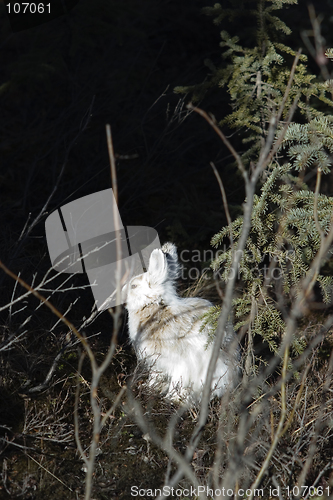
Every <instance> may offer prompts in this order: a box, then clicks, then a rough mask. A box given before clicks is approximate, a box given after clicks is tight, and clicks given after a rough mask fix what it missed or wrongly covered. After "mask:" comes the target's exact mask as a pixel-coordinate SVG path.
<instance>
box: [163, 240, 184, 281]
mask: <svg viewBox="0 0 333 500" xmlns="http://www.w3.org/2000/svg"><path fill="white" fill-rule="evenodd" d="M162 252H163V253H165V255H166V259H167V265H168V277H169V279H171V280H176V279H177V278H178V277H179V275H180V271H181V265H180V264H179V262H178V255H177V247H176V245H174V244H173V243H164V245H163V246H162Z"/></svg>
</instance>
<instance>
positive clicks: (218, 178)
mask: <svg viewBox="0 0 333 500" xmlns="http://www.w3.org/2000/svg"><path fill="white" fill-rule="evenodd" d="M210 166H211V167H212V169H213V172H214V174H215V177H216V179H217V182H218V184H219V187H220V191H221V195H222V200H223V206H224V211H225V214H226V217H227V221H228V227H229V238H230V246H231V248H232V251H233V249H234V238H233V236H232V228H231V224H232V221H231V217H230V212H229V207H228V200H227V196H226V194H225V190H224V186H223V182H222V179H221V177H220V174H219V173H218V171H217V168H216V167H215V165H214V163H213V162H212V161H211V162H210Z"/></svg>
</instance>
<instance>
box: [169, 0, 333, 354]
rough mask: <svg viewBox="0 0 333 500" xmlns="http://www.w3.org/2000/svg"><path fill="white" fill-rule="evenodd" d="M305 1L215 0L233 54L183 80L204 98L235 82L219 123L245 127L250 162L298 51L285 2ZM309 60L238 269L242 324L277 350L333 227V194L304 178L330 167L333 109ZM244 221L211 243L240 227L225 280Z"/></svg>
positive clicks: (326, 290)
mask: <svg viewBox="0 0 333 500" xmlns="http://www.w3.org/2000/svg"><path fill="white" fill-rule="evenodd" d="M296 3H297V0H257V1H251V0H238V1H236V2H235V1H232V2H231V1H230V2H229V4H230V8H223V7H222V6H221V5H220V4H215V5H214V6H213V7H207V8H206V9H205V12H206V14H208V15H211V16H213V17H214V23H215V24H221V23H223V24H224V25H226V21H227V22H228V29H229V30H230V31H232V34H230V33H229V32H227V31H225V30H224V29H223V30H222V31H221V38H222V42H221V43H220V46H221V47H222V49H223V52H222V57H223V59H224V61H225V63H224V64H222V65H221V67H219V68H216V67H215V66H214V65H213V63H212V62H211V61H207V65H208V67H209V68H210V70H211V75H210V77H209V78H207V80H206V81H205V82H204V83H203V84H201V85H195V86H193V87H178V88H177V89H176V91H177V92H190V93H191V95H192V98H193V100H199V99H201V98H202V97H203V95H204V94H205V92H207V90H208V89H209V88H214V87H219V88H220V89H222V88H224V89H227V93H228V97H229V103H230V105H231V108H232V110H231V113H229V114H228V115H227V116H225V117H224V119H223V120H222V121H221V122H220V123H219V125H220V126H224V127H225V126H228V127H229V128H231V129H237V130H238V132H239V135H240V136H241V138H242V141H243V143H244V144H247V151H246V152H245V153H244V154H243V155H242V160H243V162H244V164H245V165H246V166H248V165H249V164H250V162H256V160H257V159H258V154H259V151H260V149H261V148H262V146H263V143H264V141H265V137H266V135H267V130H268V125H269V121H270V118H271V117H272V115H273V114H276V113H277V111H278V109H279V108H280V106H281V104H282V102H283V98H284V95H285V92H286V88H287V84H288V80H289V77H290V71H291V66H292V63H293V60H294V56H295V51H294V49H293V48H291V47H288V46H287V45H285V44H284V43H281V40H282V39H283V38H284V37H285V36H286V35H289V34H290V30H289V28H288V27H287V25H286V24H285V23H284V22H283V21H282V20H281V19H280V18H279V17H277V15H276V11H278V10H279V9H282V8H287V7H288V4H296ZM240 19H242V30H240V29H239V26H240V24H239V21H240ZM253 20H255V22H253ZM243 26H244V29H243ZM306 62H307V58H306V56H304V55H301V57H300V60H299V63H298V65H297V67H296V71H295V75H294V79H293V82H292V85H291V88H290V91H289V93H288V97H287V100H286V103H285V105H284V108H283V113H282V119H281V122H282V123H281V124H280V125H279V126H278V130H277V133H276V140H277V139H278V137H279V135H280V134H281V133H282V128H283V122H285V119H286V118H287V116H288V115H289V112H290V109H291V106H292V105H293V102H294V100H295V98H298V101H297V106H298V108H297V111H296V113H295V114H294V118H293V119H295V122H294V123H291V124H290V125H289V127H288V129H287V133H285V135H284V138H283V141H282V143H281V146H280V148H279V151H278V152H277V154H276V155H275V158H274V159H273V161H272V163H271V164H270V165H268V167H267V168H266V170H265V172H263V176H262V183H261V189H260V192H259V193H258V194H256V195H255V197H254V203H253V210H252V220H251V222H252V224H251V230H250V234H249V237H248V240H247V243H246V247H245V250H244V252H243V254H242V256H241V260H240V264H239V269H238V276H237V278H238V279H239V280H240V282H241V283H242V285H243V291H242V294H241V295H240V296H238V297H237V298H235V299H234V314H235V318H236V320H237V323H236V325H235V328H236V329H238V328H240V327H241V326H243V325H251V330H252V333H253V334H257V335H260V336H261V337H262V338H263V339H264V340H265V341H266V342H267V344H268V346H269V348H270V349H271V350H272V351H276V349H277V346H278V344H279V342H280V339H281V335H282V333H283V331H284V328H285V322H284V319H283V314H282V311H286V312H287V311H288V308H289V307H290V304H291V302H292V300H293V298H294V297H295V296H297V294H299V292H300V287H301V280H302V278H303V277H304V276H305V274H306V273H307V271H308V270H309V267H310V265H311V262H312V261H313V259H314V257H315V255H316V253H317V252H318V250H319V247H320V242H321V234H320V233H321V232H322V233H323V234H327V233H328V231H329V229H330V227H331V225H332V213H333V199H332V198H331V197H329V196H325V195H320V194H319V195H318V196H317V198H316V196H315V194H314V192H313V191H312V190H311V188H310V186H309V185H307V183H306V182H305V180H304V179H306V178H307V176H308V178H315V176H316V172H319V173H323V174H327V173H329V172H330V169H331V163H332V153H333V118H332V116H331V115H329V114H328V113H327V109H329V108H331V107H332V106H333V102H332V100H331V99H330V92H331V90H332V81H327V82H320V81H318V79H317V78H316V77H315V76H314V75H312V74H310V73H309V72H308V70H307V65H306ZM314 97H316V98H317V99H316V100H314V99H313V98H314ZM320 101H321V102H322V103H323V104H321V103H320ZM296 120H297V121H296ZM315 205H316V206H315ZM242 225H243V216H240V217H238V218H236V219H235V220H234V221H233V222H232V223H231V226H230V227H224V228H222V230H221V231H220V232H219V233H217V234H216V235H215V236H214V237H213V238H212V245H213V246H214V247H215V248H221V246H222V245H225V244H226V243H228V241H229V236H230V231H232V236H233V248H230V247H229V248H228V249H227V250H226V251H225V252H223V253H222V254H221V255H219V256H218V257H217V258H216V260H215V261H214V262H213V264H212V267H213V269H214V270H215V271H216V272H218V273H219V274H220V277H221V279H222V281H225V282H226V281H227V279H228V276H229V271H230V267H231V263H232V258H233V251H234V249H237V243H238V240H239V237H240V234H241V230H242ZM236 251H237V250H236ZM316 280H317V284H318V286H319V288H320V290H321V294H322V298H323V300H324V302H326V303H330V302H331V301H332V295H333V278H332V276H330V275H324V274H323V273H322V274H319V275H318V276H317V278H316ZM218 315H219V308H218V307H215V308H213V309H212V310H211V311H210V312H209V313H208V314H207V315H206V318H205V323H209V322H210V323H211V325H212V326H213V327H214V326H216V322H217V318H218ZM304 345H305V343H304V339H302V338H296V336H295V339H294V343H293V348H294V351H295V352H301V351H302V349H304Z"/></svg>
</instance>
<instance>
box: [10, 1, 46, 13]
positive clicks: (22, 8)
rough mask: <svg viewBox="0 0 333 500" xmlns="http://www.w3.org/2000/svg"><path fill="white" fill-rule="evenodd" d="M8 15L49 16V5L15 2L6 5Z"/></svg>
mask: <svg viewBox="0 0 333 500" xmlns="http://www.w3.org/2000/svg"><path fill="white" fill-rule="evenodd" d="M6 7H7V9H8V14H35V13H36V14H44V12H45V13H46V14H50V13H51V4H50V3H34V2H20V3H18V2H16V3H14V4H12V3H7V4H6Z"/></svg>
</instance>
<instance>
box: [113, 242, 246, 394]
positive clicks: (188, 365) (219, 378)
mask: <svg viewBox="0 0 333 500" xmlns="http://www.w3.org/2000/svg"><path fill="white" fill-rule="evenodd" d="M179 269H180V265H179V263H178V257H177V249H176V247H175V245H173V244H172V243H166V244H165V245H164V246H163V247H162V250H153V252H152V253H151V255H150V260H149V267H148V271H147V272H146V273H143V274H141V275H140V276H136V277H134V278H132V279H131V280H130V281H129V283H127V284H126V285H125V286H124V287H123V294H124V299H125V301H126V308H127V310H128V326H129V336H130V339H131V342H132V344H133V346H134V349H135V351H136V354H137V357H138V358H139V360H143V361H144V362H145V363H146V364H147V365H148V367H149V370H150V375H149V385H151V386H153V387H155V388H157V389H159V390H160V391H161V392H163V393H164V395H165V396H166V397H167V398H169V399H171V400H185V401H198V400H199V399H200V396H201V391H202V387H203V384H204V382H205V379H206V374H207V370H208V365H209V361H210V358H211V354H212V349H213V342H211V343H209V344H208V346H207V343H208V331H207V328H204V329H202V315H203V314H204V313H205V312H207V311H208V309H209V308H210V307H211V306H212V304H211V303H210V302H209V301H208V300H204V299H201V298H181V297H179V296H178V295H177V293H176V289H175V280H176V278H177V277H178V275H179ZM228 328H229V331H227V332H226V334H225V340H224V345H223V346H222V348H221V350H220V355H219V358H218V360H217V364H216V369H215V373H214V376H213V381H212V397H213V396H215V395H216V396H219V397H220V396H222V394H223V393H224V392H225V391H226V389H227V387H231V388H232V387H235V385H236V384H237V381H238V367H237V365H238V350H237V347H236V345H235V344H237V342H235V338H236V337H235V334H234V331H233V329H232V327H231V325H229V327H228ZM228 350H229V351H233V352H228Z"/></svg>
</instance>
